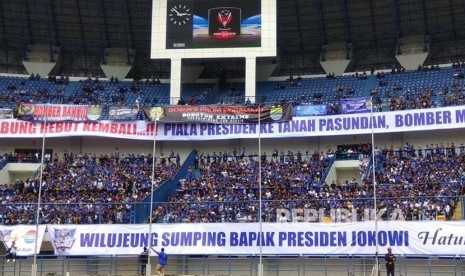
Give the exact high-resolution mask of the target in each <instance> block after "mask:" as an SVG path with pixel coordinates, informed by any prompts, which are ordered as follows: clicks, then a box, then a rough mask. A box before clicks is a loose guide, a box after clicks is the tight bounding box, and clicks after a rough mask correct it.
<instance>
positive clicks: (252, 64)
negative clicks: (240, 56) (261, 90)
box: [245, 57, 257, 103]
mask: <svg viewBox="0 0 465 276" xmlns="http://www.w3.org/2000/svg"><path fill="white" fill-rule="evenodd" d="M256 73H257V59H256V57H247V58H245V100H247V99H249V100H250V102H252V103H255V102H256V99H255V85H256Z"/></svg>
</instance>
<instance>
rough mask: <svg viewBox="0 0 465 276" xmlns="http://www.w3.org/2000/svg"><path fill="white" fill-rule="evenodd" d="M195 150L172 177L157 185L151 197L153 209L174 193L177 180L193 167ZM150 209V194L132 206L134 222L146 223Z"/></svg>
mask: <svg viewBox="0 0 465 276" xmlns="http://www.w3.org/2000/svg"><path fill="white" fill-rule="evenodd" d="M196 154H197V151H196V150H193V151H192V152H191V153H190V154H189V156H188V157H187V158H186V161H184V163H183V164H182V166H181V168H180V169H179V172H178V173H177V174H176V175H175V176H174V177H173V179H171V180H168V181H166V182H165V183H163V184H161V185H160V187H158V188H157V189H156V190H155V191H154V192H153V194H152V195H151V197H152V198H153V203H154V204H153V210H155V208H156V207H157V206H158V205H159V204H160V203H162V202H166V198H167V197H168V196H172V195H174V194H175V193H176V190H177V188H178V184H179V180H181V179H182V178H184V177H185V176H186V174H187V171H188V169H189V168H192V167H194V161H195V155H196ZM150 213H151V211H150V196H148V197H146V198H145V199H144V200H142V201H141V202H139V203H138V204H137V205H135V206H134V223H146V222H147V218H148V217H149V215H150Z"/></svg>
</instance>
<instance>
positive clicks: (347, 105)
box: [339, 97, 371, 114]
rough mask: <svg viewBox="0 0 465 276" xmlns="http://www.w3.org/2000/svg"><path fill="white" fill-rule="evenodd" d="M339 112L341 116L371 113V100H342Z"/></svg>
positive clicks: (363, 98) (364, 98)
mask: <svg viewBox="0 0 465 276" xmlns="http://www.w3.org/2000/svg"><path fill="white" fill-rule="evenodd" d="M339 111H340V112H341V114H352V113H365V112H370V111H371V99H370V98H369V97H362V98H347V99H341V100H340V103H339Z"/></svg>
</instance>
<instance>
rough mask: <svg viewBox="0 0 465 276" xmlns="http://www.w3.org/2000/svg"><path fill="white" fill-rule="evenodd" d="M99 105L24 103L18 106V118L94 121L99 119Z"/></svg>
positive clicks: (50, 120)
mask: <svg viewBox="0 0 465 276" xmlns="http://www.w3.org/2000/svg"><path fill="white" fill-rule="evenodd" d="M101 114H102V108H101V107H100V106H87V105H65V104H25V103H22V104H21V105H20V106H19V108H18V119H20V120H25V121H45V120H47V121H49V122H56V121H75V122H83V121H96V120H98V119H100V115H101Z"/></svg>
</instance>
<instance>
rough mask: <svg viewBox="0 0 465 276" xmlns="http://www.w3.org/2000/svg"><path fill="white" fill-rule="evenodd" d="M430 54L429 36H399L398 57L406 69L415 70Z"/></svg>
mask: <svg viewBox="0 0 465 276" xmlns="http://www.w3.org/2000/svg"><path fill="white" fill-rule="evenodd" d="M428 55H429V42H428V37H427V36H407V37H404V38H399V41H398V45H397V48H396V59H397V61H398V62H399V63H400V65H402V67H404V68H405V69H406V70H415V69H417V68H418V65H423V63H424V62H425V60H426V59H427V58H428Z"/></svg>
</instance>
